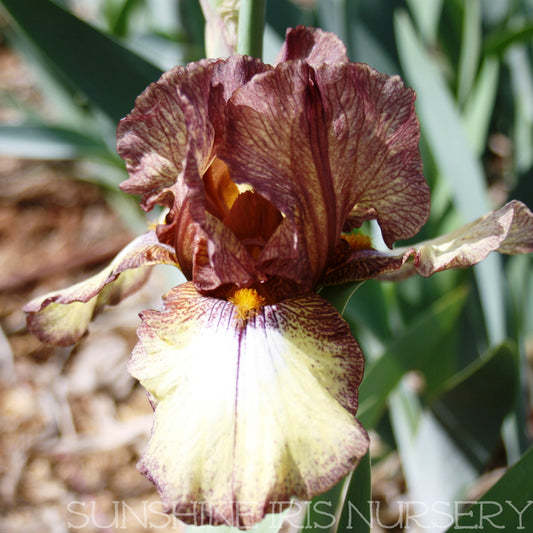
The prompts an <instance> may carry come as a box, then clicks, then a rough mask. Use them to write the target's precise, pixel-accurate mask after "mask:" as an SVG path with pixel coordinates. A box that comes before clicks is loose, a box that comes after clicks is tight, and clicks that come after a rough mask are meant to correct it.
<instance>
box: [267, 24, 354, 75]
mask: <svg viewBox="0 0 533 533" xmlns="http://www.w3.org/2000/svg"><path fill="white" fill-rule="evenodd" d="M294 59H303V60H304V61H305V62H306V63H308V64H309V65H311V66H319V65H322V64H323V63H330V64H333V63H346V62H348V56H347V55H346V47H345V46H344V43H343V42H342V41H341V40H340V39H339V38H338V37H337V36H336V35H335V34H334V33H329V32H326V31H323V30H320V29H318V28H310V27H305V26H297V27H296V28H289V29H288V30H287V32H286V34H285V41H284V43H283V46H282V48H281V50H280V53H279V54H278V57H277V59H276V61H275V62H274V65H278V64H279V63H283V62H285V61H291V60H294Z"/></svg>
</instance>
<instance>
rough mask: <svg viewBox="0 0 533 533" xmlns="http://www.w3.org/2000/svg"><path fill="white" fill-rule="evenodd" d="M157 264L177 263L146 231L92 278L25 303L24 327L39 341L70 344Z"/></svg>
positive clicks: (173, 256) (169, 251)
mask: <svg viewBox="0 0 533 533" xmlns="http://www.w3.org/2000/svg"><path fill="white" fill-rule="evenodd" d="M157 264H167V265H174V266H178V264H177V260H176V256H175V255H174V251H173V250H172V249H171V248H170V247H169V246H166V245H164V244H161V243H160V242H159V241H158V240H157V237H156V235H155V233H154V232H148V233H145V234H144V235H141V236H140V237H137V238H136V239H135V240H133V241H132V242H131V243H130V244H128V246H126V247H125V248H124V249H123V250H122V251H121V252H120V253H119V254H118V255H117V256H116V257H115V259H114V260H113V261H112V262H111V263H110V265H109V266H108V267H106V268H105V269H104V270H102V271H101V272H99V273H98V274H96V275H94V276H93V277H91V278H89V279H87V280H85V281H82V282H80V283H77V284H76V285H73V286H71V287H69V288H67V289H63V290H60V291H55V292H51V293H49V294H45V295H43V296H39V297H38V298H35V299H34V300H32V301H31V302H29V303H28V304H26V305H25V306H24V311H25V312H26V314H27V322H28V327H29V329H30V330H31V332H32V333H33V334H34V335H35V336H36V337H38V338H39V339H40V340H41V341H42V342H45V343H49V344H56V345H60V346H68V345H70V344H74V343H75V342H76V341H78V340H79V339H80V338H81V337H82V336H83V335H84V334H85V332H86V331H87V328H88V326H89V323H90V322H91V320H92V318H93V317H94V316H95V314H97V313H98V312H99V311H100V310H101V309H102V308H103V307H104V306H106V305H116V304H118V303H119V302H120V301H122V300H123V299H124V298H125V297H127V296H129V295H130V294H132V293H133V292H135V291H137V290H138V289H139V288H140V287H141V286H142V285H143V284H144V283H145V281H146V280H147V279H148V275H149V273H150V269H149V267H150V266H153V265H157Z"/></svg>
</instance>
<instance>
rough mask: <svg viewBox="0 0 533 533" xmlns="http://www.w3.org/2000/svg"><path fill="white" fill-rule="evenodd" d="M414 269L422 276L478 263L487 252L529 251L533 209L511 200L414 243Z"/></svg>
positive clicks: (516, 252)
mask: <svg viewBox="0 0 533 533" xmlns="http://www.w3.org/2000/svg"><path fill="white" fill-rule="evenodd" d="M412 248H414V251H413V252H409V250H407V251H406V254H409V253H412V255H413V261H414V264H415V268H416V271H417V272H418V273H419V274H421V275H422V276H425V277H427V276H431V275H432V274H434V273H435V272H440V271H441V270H447V269H449V268H466V267H469V266H472V265H475V264H476V263H479V262H480V261H482V260H483V259H485V257H487V255H488V254H489V253H490V252H500V253H504V254H523V253H530V252H533V213H532V212H531V211H530V210H529V209H528V208H527V207H526V206H525V205H524V204H523V203H521V202H519V201H517V200H513V201H511V202H509V203H507V204H506V205H504V206H503V207H501V208H500V209H498V210H495V211H491V212H490V213H487V214H486V215H484V216H482V217H480V218H478V219H477V220H474V221H473V222H470V223H469V224H466V225H464V226H461V227H460V228H458V229H456V230H455V231H452V232H451V233H448V234H446V235H442V236H441V237H437V238H436V239H430V240H427V241H425V242H422V243H419V244H416V245H414V246H413V247H412Z"/></svg>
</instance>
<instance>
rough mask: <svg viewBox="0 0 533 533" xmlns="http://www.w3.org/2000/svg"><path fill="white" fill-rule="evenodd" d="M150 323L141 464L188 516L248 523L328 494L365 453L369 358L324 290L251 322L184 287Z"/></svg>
mask: <svg viewBox="0 0 533 533" xmlns="http://www.w3.org/2000/svg"><path fill="white" fill-rule="evenodd" d="M142 318H143V323H142V326H141V327H140V329H139V331H138V334H139V338H140V341H139V343H138V344H137V346H136V348H135V350H134V352H133V354H132V358H131V360H130V363H129V369H130V372H131V373H132V375H133V376H134V377H136V378H137V379H139V381H140V382H141V383H142V384H143V386H144V387H145V388H146V389H147V390H148V391H149V393H150V397H151V399H152V401H153V405H154V408H155V421H154V427H153V432H152V437H151V440H150V443H149V445H148V449H147V451H146V453H145V454H144V456H143V458H142V459H141V461H140V464H139V467H140V469H141V471H142V472H143V473H144V474H145V475H146V476H147V477H148V478H149V479H151V480H152V481H153V482H154V483H155V484H156V485H157V487H158V489H159V491H160V493H161V496H162V500H163V501H164V503H165V504H166V506H167V508H168V510H169V511H170V512H174V513H175V514H176V515H177V516H178V517H180V518H181V519H182V520H184V521H186V522H189V523H196V524H201V523H202V521H203V523H204V524H209V523H210V524H219V523H220V524H221V523H227V524H230V525H234V526H239V527H249V526H251V525H252V524H254V523H256V522H258V521H259V520H261V519H262V517H263V516H264V515H265V514H266V513H268V512H273V511H276V512H279V510H280V507H279V502H286V503H287V504H288V503H289V501H290V500H291V499H292V498H301V499H310V498H311V497H312V496H314V495H316V494H319V493H321V492H324V491H325V490H327V489H329V488H330V487H332V486H333V485H334V484H335V483H337V482H338V481H339V480H340V479H341V478H342V477H343V476H345V475H346V474H347V473H348V472H349V471H351V470H352V469H353V468H354V466H355V465H356V464H357V462H358V461H359V459H360V458H361V457H362V456H363V455H364V453H365V452H366V449H367V447H368V437H367V435H366V433H365V431H364V429H362V427H361V426H360V425H359V423H358V422H357V421H356V419H355V418H354V414H355V412H356V410H357V387H358V385H359V383H360V381H361V378H362V374H363V357H362V355H361V352H360V349H359V347H358V345H357V343H356V341H355V340H354V339H353V337H352V336H351V334H350V331H349V328H348V326H347V324H346V323H345V322H344V320H343V319H342V318H341V317H340V316H339V315H338V313H337V312H336V311H335V310H334V308H333V307H332V306H331V305H329V304H328V303H327V302H325V301H324V300H323V299H321V298H320V297H319V296H317V295H309V296H304V297H299V298H295V299H293V300H286V301H284V302H281V303H278V304H276V305H273V306H266V307H262V308H261V309H259V310H258V311H257V314H256V315H255V316H252V317H250V318H249V319H248V321H247V322H246V323H244V324H243V323H242V322H239V319H238V317H237V313H236V307H235V306H234V305H233V304H232V303H230V302H228V301H225V300H219V299H215V298H209V297H203V296H200V295H198V293H197V292H196V291H195V289H194V287H193V285H192V283H186V284H185V285H182V286H180V287H177V288H175V289H173V290H172V291H170V292H169V293H168V294H167V295H166V297H165V309H164V310H163V311H162V312H157V311H147V312H145V313H143V315H142ZM271 502H278V503H276V504H275V506H274V505H271Z"/></svg>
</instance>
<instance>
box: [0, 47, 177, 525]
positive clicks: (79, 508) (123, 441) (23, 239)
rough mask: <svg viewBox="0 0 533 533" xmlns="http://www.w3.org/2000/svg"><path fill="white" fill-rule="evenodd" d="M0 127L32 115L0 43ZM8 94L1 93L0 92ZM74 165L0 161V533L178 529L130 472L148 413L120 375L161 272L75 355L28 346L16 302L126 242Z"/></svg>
mask: <svg viewBox="0 0 533 533" xmlns="http://www.w3.org/2000/svg"><path fill="white" fill-rule="evenodd" d="M0 71H1V72H2V76H1V80H0V96H1V99H0V122H3V123H17V122H18V121H20V120H21V119H22V115H21V112H20V111H19V109H18V107H17V106H16V105H15V106H11V104H12V103H13V102H18V103H21V104H23V105H22V106H21V107H24V106H26V107H39V106H41V107H42V102H41V100H40V96H39V94H38V91H37V90H36V87H35V81H34V79H33V77H32V74H31V72H30V71H29V70H27V69H26V68H25V67H24V66H23V65H22V63H21V62H20V60H19V59H18V58H17V56H16V55H15V54H13V53H12V52H10V51H9V50H8V49H7V48H6V47H1V46H0ZM6 95H7V96H6ZM79 177H80V172H79V168H78V166H77V165H76V163H73V162H65V161H63V162H49V161H25V160H21V159H16V158H11V157H0V531H2V533H15V532H16V533H18V532H20V531H28V532H31V531H49V532H52V533H63V532H67V531H80V532H83V533H89V532H91V533H92V532H96V531H123V530H127V531H131V532H141V531H142V532H147V531H160V532H165V531H174V532H175V531H181V530H182V529H183V528H182V525H181V524H179V523H178V522H177V521H176V520H174V519H173V518H171V517H168V516H166V515H164V514H163V513H162V512H161V504H160V501H159V497H158V495H157V491H156V490H155V488H154V487H153V485H152V484H151V483H150V482H148V481H147V480H146V479H145V478H144V477H143V476H142V475H141V474H139V472H138V471H137V469H136V466H135V465H136V462H137V460H138V459H139V457H140V455H141V454H142V452H143V450H144V448H145V447H146V443H147V441H148V438H149V435H150V429H151V424H152V409H151V407H150V405H149V402H148V400H147V398H146V395H145V393H144V391H143V390H142V388H141V387H140V386H139V385H138V384H136V383H135V382H134V380H133V379H132V378H131V377H130V376H129V375H128V373H127V371H126V362H127V359H128V356H129V354H130V352H131V349H132V347H133V345H134V343H135V341H136V334H135V330H136V327H137V326H138V324H139V318H138V316H137V315H138V312H139V311H141V310H143V309H146V308H149V307H159V305H160V295H161V294H163V292H164V291H165V290H167V289H168V282H167V281H166V277H165V274H164V273H163V274H161V273H158V271H157V270H156V272H154V274H153V275H152V278H151V280H150V281H149V283H148V285H146V286H145V288H144V289H143V290H141V291H140V292H139V293H138V294H136V295H134V296H132V297H130V298H129V299H127V300H126V301H124V302H123V303H122V304H121V306H118V307H116V308H110V309H109V311H108V312H106V313H105V314H104V315H101V316H100V317H99V318H97V320H96V321H95V323H94V324H93V326H92V327H91V334H90V335H89V336H87V337H86V338H85V339H83V340H82V341H81V342H80V343H79V345H78V346H76V347H74V348H55V347H52V346H47V345H44V344H42V343H41V342H39V341H38V340H37V339H36V338H35V337H34V336H33V335H31V334H30V333H29V332H28V331H27V329H26V322H25V316H24V313H23V312H22V307H23V305H24V304H25V303H26V302H27V301H29V300H30V299H32V298H33V297H36V296H39V295H42V294H44V293H46V292H49V291H51V290H57V289H60V288H63V287H66V286H68V285H70V284H72V283H74V282H77V281H80V280H82V279H85V278H87V277H88V276H89V275H91V274H93V273H95V272H96V271H98V270H99V269H100V268H102V267H103V266H104V265H105V264H106V263H107V262H108V261H109V260H110V259H111V258H112V257H113V256H114V255H115V254H116V253H117V252H118V251H119V250H120V249H121V248H122V247H123V246H124V245H125V244H126V243H128V242H129V241H130V240H131V238H132V237H133V235H132V234H131V232H130V231H129V230H128V229H127V228H126V227H125V226H124V224H123V222H122V221H121V219H120V218H119V216H118V215H117V214H116V213H115V212H114V210H113V209H112V208H111V207H110V205H109V204H108V202H107V199H106V195H105V193H104V192H103V191H102V190H101V189H100V188H99V187H98V186H96V185H94V184H91V183H86V182H83V181H81V180H80V179H79Z"/></svg>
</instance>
